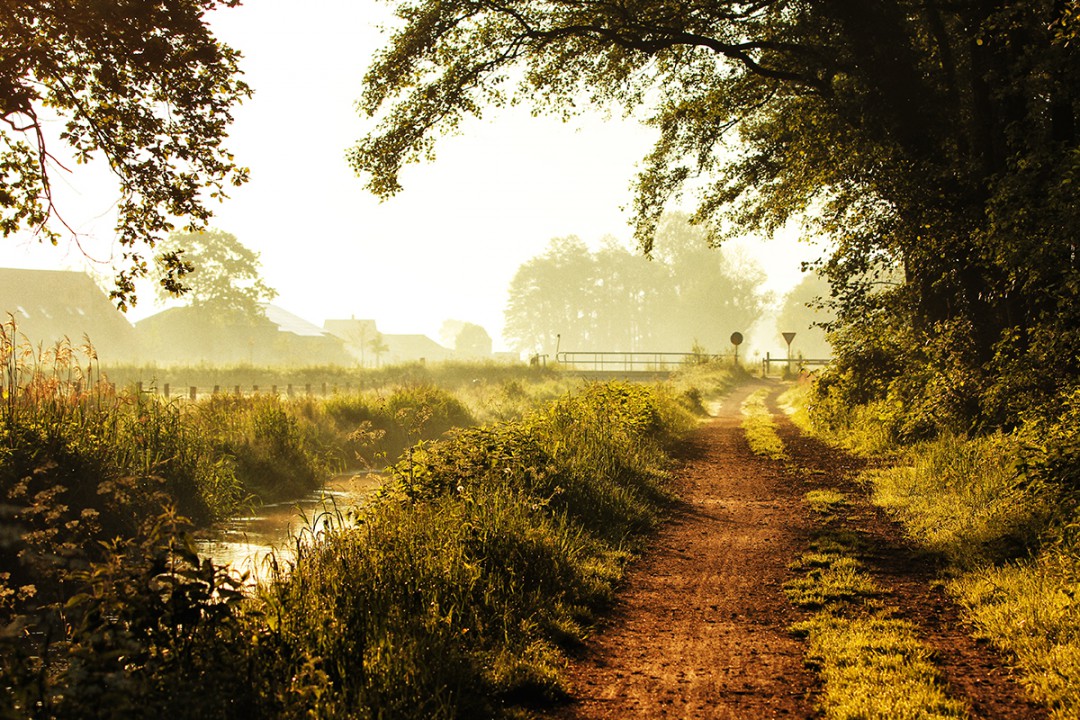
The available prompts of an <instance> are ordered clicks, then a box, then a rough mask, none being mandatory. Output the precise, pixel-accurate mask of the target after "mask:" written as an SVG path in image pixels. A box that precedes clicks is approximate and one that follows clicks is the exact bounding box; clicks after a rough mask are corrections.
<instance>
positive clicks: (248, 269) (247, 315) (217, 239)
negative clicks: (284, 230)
mask: <svg viewBox="0 0 1080 720" xmlns="http://www.w3.org/2000/svg"><path fill="white" fill-rule="evenodd" d="M158 249H159V251H160V252H161V254H160V255H159V259H160V258H175V259H176V260H178V261H179V262H180V263H182V264H183V265H184V267H183V272H184V275H185V278H184V282H185V284H186V286H187V290H186V292H185V301H186V302H187V304H188V305H190V306H191V307H193V308H196V309H198V310H200V311H203V312H205V313H206V314H207V315H208V316H210V317H213V318H217V319H219V320H221V321H222V322H233V323H235V322H243V321H248V322H250V321H252V320H257V319H258V318H262V317H264V316H265V313H264V312H263V308H262V305H261V303H263V302H265V301H269V300H273V299H274V298H275V297H276V296H277V291H276V290H274V289H273V288H271V287H270V286H268V285H267V284H266V283H264V282H263V280H262V277H261V275H260V273H259V265H260V263H259V253H257V252H255V251H253V250H251V249H249V248H247V247H245V246H244V245H243V244H241V243H240V241H239V240H237V239H236V236H235V235H232V234H231V233H227V232H222V231H221V230H208V231H205V232H195V233H173V234H171V235H169V237H168V238H166V239H165V240H163V241H162V242H161V243H160V244H159V246H158ZM159 295H160V297H161V298H162V299H168V297H170V296H171V295H172V293H170V292H169V291H168V290H167V289H165V288H161V289H160V290H159Z"/></svg>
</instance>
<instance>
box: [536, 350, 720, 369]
mask: <svg viewBox="0 0 1080 720" xmlns="http://www.w3.org/2000/svg"><path fill="white" fill-rule="evenodd" d="M731 359H732V356H731V355H707V354H705V353H674V352H561V353H558V354H556V355H555V361H556V362H557V363H559V365H560V366H561V367H563V368H566V369H569V370H581V371H584V372H670V371H672V370H676V369H678V368H680V367H682V366H684V365H696V364H700V363H705V362H713V361H718V360H724V361H727V362H731Z"/></svg>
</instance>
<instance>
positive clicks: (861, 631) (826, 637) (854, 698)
mask: <svg viewBox="0 0 1080 720" xmlns="http://www.w3.org/2000/svg"><path fill="white" fill-rule="evenodd" d="M792 629H793V630H794V631H795V632H796V633H798V634H800V635H804V636H806V637H807V638H808V639H809V642H810V650H809V653H808V655H807V659H808V662H809V663H810V664H811V666H812V667H814V668H815V669H816V670H817V671H818V673H819V674H820V675H821V679H822V681H823V682H824V684H825V690H824V695H823V698H822V705H823V709H824V715H825V717H826V718H828V719H829V720H879V719H880V720H946V719H948V718H966V717H968V710H967V707H966V705H965V704H964V703H962V702H960V701H958V700H954V699H952V698H950V697H949V696H948V693H947V692H946V689H945V687H944V686H943V684H942V681H941V677H940V673H939V671H938V670H937V668H936V667H935V666H934V663H933V659H932V656H931V653H930V651H929V650H927V648H926V647H925V646H924V645H923V644H922V643H921V642H920V641H919V632H918V628H917V627H916V626H915V625H913V624H912V623H909V622H906V621H904V620H899V619H895V618H887V617H874V616H867V617H853V618H846V617H836V616H833V615H830V614H829V613H819V614H817V615H815V616H814V617H813V618H811V619H810V620H807V621H806V622H802V623H798V624H797V625H795V626H793V628H792Z"/></svg>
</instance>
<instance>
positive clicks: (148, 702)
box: [0, 384, 694, 720]
mask: <svg viewBox="0 0 1080 720" xmlns="http://www.w3.org/2000/svg"><path fill="white" fill-rule="evenodd" d="M693 423H694V420H693V418H692V417H690V415H689V414H688V413H687V412H686V410H685V407H684V406H683V405H682V404H681V402H680V401H679V400H678V399H677V398H675V397H674V396H673V395H672V394H671V393H669V392H666V391H665V390H664V389H662V388H647V387H642V386H630V385H622V384H607V385H593V386H588V387H587V388H585V390H583V392H582V393H581V394H579V395H577V396H573V397H566V398H562V399H560V400H559V401H557V402H555V403H554V404H552V405H551V406H550V407H548V408H546V409H544V410H542V411H538V412H535V413H532V414H530V415H528V416H526V417H524V418H522V419H520V420H518V421H515V422H509V423H501V424H496V425H491V426H487V427H483V428H471V429H466V430H463V431H460V432H458V433H457V434H456V435H454V436H452V437H447V438H444V439H442V440H440V441H436V442H422V443H419V444H417V445H414V446H413V447H412V448H411V449H410V451H409V452H407V453H406V454H405V456H404V457H403V458H402V459H401V460H400V461H399V462H398V463H396V464H395V465H394V466H393V467H392V469H391V474H392V480H391V481H390V482H389V483H388V484H387V485H386V487H385V489H384V491H383V492H382V493H381V494H380V496H379V497H378V498H377V499H376V500H375V501H374V502H372V503H371V504H370V505H369V506H367V507H366V508H364V509H362V510H361V511H359V513H358V517H357V518H356V521H357V524H356V525H355V526H354V527H344V526H343V525H342V524H341V523H339V522H335V521H334V518H333V517H330V518H329V520H330V523H329V525H327V524H326V522H324V521H325V520H327V519H328V518H319V519H318V522H317V523H315V524H314V525H313V527H312V528H310V529H309V531H308V532H305V533H303V534H302V537H300V538H298V540H297V542H296V544H295V549H294V552H293V553H292V554H284V555H280V556H278V557H277V558H275V559H274V560H273V561H272V563H271V565H270V566H269V567H268V569H267V573H268V576H269V577H268V578H267V579H266V581H265V582H263V583H262V584H261V585H260V586H259V589H258V591H257V595H256V597H254V598H248V599H244V598H243V597H242V595H241V594H240V593H239V592H238V587H239V581H238V580H237V579H236V578H232V577H230V576H229V575H228V573H227V572H225V571H223V569H222V568H219V567H216V566H214V565H213V563H212V562H211V561H209V560H203V559H200V558H198V557H197V556H195V554H194V553H193V552H191V550H190V547H188V546H187V545H186V544H185V543H184V542H183V540H182V538H181V537H180V536H179V534H178V533H179V528H178V527H177V525H178V524H177V523H169V522H157V523H156V524H155V526H154V529H152V531H148V532H145V533H142V534H137V536H136V537H135V538H134V539H132V540H127V541H117V542H115V543H113V544H111V545H109V546H108V547H104V548H102V553H101V554H102V557H101V558H99V559H89V560H86V561H85V562H83V564H82V565H81V567H80V569H77V570H76V569H74V568H72V569H70V571H69V573H68V574H67V575H66V577H65V581H66V582H67V583H68V584H67V586H66V588H65V590H66V592H68V593H69V597H67V598H59V599H54V600H57V601H55V602H54V601H50V603H49V604H47V605H41V606H39V608H38V610H39V611H40V612H39V614H37V615H31V614H29V613H27V612H23V610H25V609H26V606H27V604H28V603H30V602H31V601H32V597H33V595H34V593H35V589H34V588H33V587H32V586H29V585H22V584H20V583H19V582H18V578H15V577H11V576H9V575H7V574H3V575H0V621H2V627H3V628H4V630H5V632H4V633H3V634H0V650H2V651H3V652H0V670H2V671H3V676H4V678H5V683H3V684H2V686H0V711H2V712H0V714H3V715H4V716H5V717H80V718H98V717H101V718H105V717H131V718H153V717H171V718H223V719H224V718H234V717H238V716H243V717H251V718H294V717H297V718H299V717H319V718H350V719H352V718H361V719H367V718H381V719H384V720H393V719H395V718H401V719H403V720H404V719H406V718H418V717H424V718H448V719H449V718H503V717H522V716H525V715H528V714H529V712H530V708H534V707H536V706H537V705H538V704H544V703H550V702H553V701H555V700H557V699H558V698H559V697H560V696H561V693H562V692H563V686H562V682H563V680H562V670H563V667H564V664H565V652H566V651H567V649H568V648H571V647H573V646H574V645H575V644H576V643H579V642H580V641H581V639H582V638H583V637H584V636H585V634H586V633H587V632H588V627H589V625H590V623H591V622H592V620H593V618H594V616H595V613H596V612H598V611H599V610H601V609H602V608H604V607H605V606H606V604H607V603H609V602H610V600H611V598H612V596H613V592H614V588H615V586H616V583H617V582H618V580H619V578H620V577H621V574H622V570H623V567H624V565H625V563H626V561H627V559H628V558H629V557H631V555H632V554H633V553H634V552H635V551H636V550H637V549H639V548H640V547H641V544H642V543H643V541H644V538H645V537H647V535H648V534H649V533H650V532H651V531H652V530H653V529H654V528H655V527H656V526H657V524H658V523H659V522H660V521H661V519H662V518H663V516H664V513H665V508H666V507H667V506H668V503H669V501H670V500H671V496H670V494H669V492H668V490H667V483H666V470H665V468H666V463H667V460H666V454H665V452H664V448H665V447H666V444H667V443H669V442H671V441H672V440H673V439H674V437H675V436H676V435H677V434H678V433H679V432H681V431H682V430H685V429H688V428H689V427H691V426H692V424H693ZM39 500H40V499H39ZM24 539H25V538H19V537H14V538H10V537H7V536H6V535H4V536H0V551H2V552H8V551H9V550H11V551H13V550H17V548H13V547H12V546H9V543H10V542H12V541H14V542H16V543H18V542H23V541H24ZM49 560H50V558H49V557H44V556H43V557H42V562H48V561H49ZM72 593H73V594H72ZM61 650H62V653H61V652H60V651H61ZM61 659H62V661H61Z"/></svg>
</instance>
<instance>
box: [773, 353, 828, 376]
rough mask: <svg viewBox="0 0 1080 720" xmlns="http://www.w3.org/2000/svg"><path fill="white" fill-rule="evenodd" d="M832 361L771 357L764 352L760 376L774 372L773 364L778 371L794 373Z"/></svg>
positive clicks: (822, 365)
mask: <svg viewBox="0 0 1080 720" xmlns="http://www.w3.org/2000/svg"><path fill="white" fill-rule="evenodd" d="M831 362H832V358H804V357H795V358H786V357H785V358H778V357H772V355H771V354H769V353H766V354H765V357H764V358H762V360H761V375H762V377H764V376H766V375H769V374H770V373H771V372H774V370H773V366H777V367H778V368H779V372H787V373H789V374H790V373H795V372H799V373H801V372H803V371H804V370H806V369H807V368H812V367H824V366H826V365H828V364H829V363H831Z"/></svg>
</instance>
